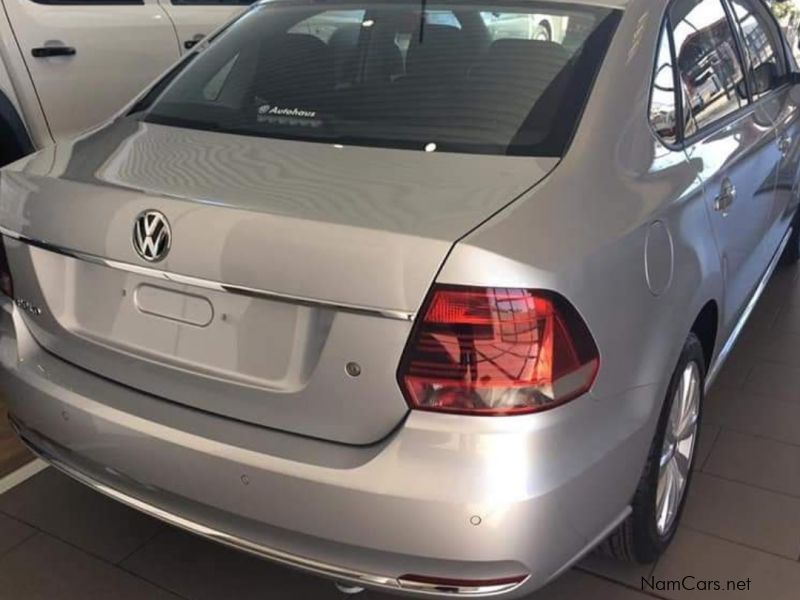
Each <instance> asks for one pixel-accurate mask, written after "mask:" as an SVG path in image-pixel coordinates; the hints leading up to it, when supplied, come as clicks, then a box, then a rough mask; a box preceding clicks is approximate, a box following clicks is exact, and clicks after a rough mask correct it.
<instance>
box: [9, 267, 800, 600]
mask: <svg viewBox="0 0 800 600" xmlns="http://www.w3.org/2000/svg"><path fill="white" fill-rule="evenodd" d="M703 427H704V429H703V434H702V437H701V440H700V444H701V446H700V456H699V457H698V472H697V473H696V475H695V480H694V485H693V489H692V493H691V497H690V499H689V505H688V507H687V510H686V513H685V516H684V520H683V525H682V528H681V530H680V531H679V533H678V535H677V537H676V539H675V541H674V543H673V545H672V547H671V548H670V549H669V551H668V552H667V554H666V555H665V556H664V557H663V558H662V559H661V560H660V561H659V562H658V563H657V564H656V565H655V566H654V567H652V566H651V567H631V566H626V565H623V564H620V563H616V562H614V561H611V560H609V559H605V558H602V557H598V556H592V557H590V558H589V559H587V560H585V561H584V562H583V563H581V565H580V566H579V567H578V568H576V569H574V570H572V571H571V572H570V573H568V574H567V575H566V576H565V577H564V578H562V579H561V580H559V581H558V582H557V583H555V584H554V585H552V586H550V587H549V588H547V589H546V590H544V591H543V592H541V593H539V594H535V595H533V596H531V597H530V600H566V599H583V598H586V599H591V600H634V599H636V598H639V599H642V600H646V598H647V597H659V598H668V599H671V598H681V599H683V598H687V599H688V598H695V597H697V598H700V597H704V598H705V597H708V596H709V595H711V596H714V595H716V596H718V597H732V596H735V597H742V598H757V599H758V600H778V599H787V600H788V599H790V598H792V599H794V598H797V597H798V590H799V589H800V562H799V561H800V281H798V273H797V271H796V270H782V271H779V272H778V273H777V274H776V276H775V278H774V279H773V281H772V283H771V284H770V287H769V288H768V290H767V292H766V295H765V297H764V299H763V300H762V302H761V304H760V305H759V307H758V309H757V311H756V313H755V314H754V316H753V318H752V319H751V322H750V324H749V325H748V328H747V330H746V331H745V333H744V337H743V339H742V341H741V343H740V344H739V345H738V347H737V349H736V350H735V352H734V355H733V356H732V358H731V360H730V361H729V363H728V365H727V366H726V368H725V370H724V372H723V374H722V375H721V377H720V379H719V381H718V383H717V385H716V386H715V388H714V390H713V391H712V393H711V395H710V397H709V398H708V400H707V403H706V414H705V417H704V424H703ZM2 444H3V435H2V428H1V427H0V449H1V448H2V447H3V446H2ZM1 458H2V455H0V459H1ZM0 464H2V460H0ZM37 468H38V467H37V466H36V465H34V466H32V467H26V469H29V470H36V469H37ZM22 474H24V471H23V472H22V473H20V472H17V475H16V477H17V478H19V476H20V475H22ZM12 477H14V476H12ZM4 482H5V485H4ZM9 482H10V483H9ZM11 483H13V481H11V480H10V479H8V478H6V479H0V600H34V599H37V600H38V599H42V600H45V599H46V600H52V599H59V600H72V599H76V600H77V599H80V600H92V599H95V598H98V599H106V598H114V600H128V599H150V598H153V599H162V598H163V599H166V598H173V599H178V598H184V599H190V600H211V599H225V600H228V599H236V600H240V599H241V600H247V599H249V598H259V599H265V598H280V599H294V598H297V599H309V600H310V599H314V600H316V599H320V600H325V599H335V598H340V597H341V595H340V594H339V593H338V592H337V591H336V590H335V589H334V587H333V586H332V585H331V584H330V583H327V582H325V581H321V580H318V579H316V578H313V577H308V576H304V575H301V574H298V573H295V572H293V571H290V570H287V569H284V568H281V567H277V566H274V565H271V564H268V563H265V562H262V561H260V560H258V559H255V558H252V557H249V556H245V555H243V554H239V553H237V552H234V551H232V550H228V549H226V548H222V547H220V546H216V545H214V544H211V543H209V542H206V541H203V540H200V539H198V538H194V537H192V536H190V535H188V534H185V533H182V532H180V531H177V530H175V529H171V528H169V527H165V526H163V525H161V524H159V523H158V522H156V521H153V520H151V519H150V518H148V517H145V516H142V515H140V514H138V513H136V512H134V511H132V510H129V509H127V508H125V507H123V506H121V505H119V504H117V503H115V502H112V501H111V500H107V499H106V498H104V497H102V496H100V495H98V494H96V493H94V492H92V491H89V490H88V489H86V488H84V487H82V486H80V485H78V484H76V483H73V482H72V481H70V480H68V479H67V478H65V477H64V476H62V475H60V474H58V473H56V472H55V471H53V470H52V469H46V470H43V471H41V472H38V473H37V474H35V475H34V476H32V477H30V478H29V479H27V480H25V481H24V482H22V483H20V484H18V485H16V486H15V487H12V488H11V489H9V490H8V491H5V493H1V492H2V491H3V489H4V488H7V487H8V486H9V485H11ZM643 576H644V577H648V578H649V577H651V576H652V577H653V578H654V580H653V584H654V585H656V586H657V589H659V590H660V591H656V592H648V593H647V594H643V593H641V591H640V590H641V589H642V577H643ZM686 576H691V577H694V578H696V579H695V580H720V581H721V582H722V585H723V586H724V585H726V582H727V581H728V580H741V581H745V580H747V579H748V578H749V579H750V584H749V585H750V591H749V592H746V591H742V592H736V593H726V592H725V591H722V592H718V593H714V592H706V591H697V590H696V591H693V592H687V591H683V592H680V591H675V590H674V589H672V590H666V591H665V590H664V589H663V588H664V587H669V586H668V585H667V582H668V581H669V580H675V579H682V578H684V577H686ZM659 582H660V583H659ZM358 598H359V600H370V599H373V600H374V599H377V598H382V599H384V600H385V599H386V598H388V596H383V595H381V594H373V593H365V594H362V595H361V596H359V597H358Z"/></svg>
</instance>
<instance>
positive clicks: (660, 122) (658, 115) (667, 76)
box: [650, 26, 678, 144]
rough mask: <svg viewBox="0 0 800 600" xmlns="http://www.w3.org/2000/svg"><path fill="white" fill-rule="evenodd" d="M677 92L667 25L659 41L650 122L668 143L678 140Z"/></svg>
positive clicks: (657, 133) (654, 129) (659, 135)
mask: <svg viewBox="0 0 800 600" xmlns="http://www.w3.org/2000/svg"><path fill="white" fill-rule="evenodd" d="M676 97H677V96H676V94H675V70H674V66H673V64H672V50H671V49H670V44H669V31H668V30H667V27H666V26H665V27H664V29H663V31H662V32H661V37H660V40H659V42H658V53H657V55H656V66H655V70H654V73H653V91H652V94H651V97H650V124H651V125H652V127H653V131H655V132H656V135H658V137H660V138H661V139H662V140H664V141H665V142H666V143H668V144H674V143H675V142H677V141H678V114H677V113H678V111H677V104H676Z"/></svg>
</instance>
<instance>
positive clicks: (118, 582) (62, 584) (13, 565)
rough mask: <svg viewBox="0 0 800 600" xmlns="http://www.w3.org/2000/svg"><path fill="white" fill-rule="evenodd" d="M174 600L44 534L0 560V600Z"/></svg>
mask: <svg viewBox="0 0 800 600" xmlns="http://www.w3.org/2000/svg"><path fill="white" fill-rule="evenodd" d="M101 599H102V600H106V599H113V600H176V597H175V596H174V595H172V594H170V593H168V592H165V591H163V590H159V589H158V588H157V587H156V586H153V585H151V584H149V583H147V582H145V581H142V580H141V579H139V578H137V577H134V576H133V575H130V574H129V573H126V572H125V571H123V570H121V569H119V568H117V567H114V566H112V565H109V564H108V563H105V562H103V561H101V560H98V559H96V558H93V557H91V556H89V555H88V554H86V553H85V552H82V551H81V550H78V549H77V548H74V547H72V546H69V545H68V544H65V543H64V542H61V541H59V540H56V539H55V538H52V537H50V536H48V535H45V534H43V533H38V534H36V535H35V536H33V537H32V538H30V539H29V540H28V541H26V542H24V543H22V544H21V545H19V546H17V548H15V549H14V550H12V551H11V552H8V553H7V554H5V555H3V556H2V557H0V600H101Z"/></svg>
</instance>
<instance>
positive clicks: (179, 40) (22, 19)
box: [0, 0, 252, 166]
mask: <svg viewBox="0 0 800 600" xmlns="http://www.w3.org/2000/svg"><path fill="white" fill-rule="evenodd" d="M251 2H252V0H0V166H2V165H3V164H6V163H9V162H11V161H13V160H15V159H16V158H19V157H21V156H23V155H25V154H27V153H28V152H30V151H32V150H34V149H38V148H42V147H44V146H47V145H49V144H51V143H52V142H53V141H55V140H59V139H64V138H68V137H70V136H74V135H75V134H77V133H78V132H80V131H83V130H85V129H87V128H89V127H92V126H94V125H96V124H98V123H100V122H102V121H104V120H105V119H107V118H108V117H111V116H112V115H113V114H115V113H116V112H117V111H118V110H120V109H121V108H123V107H124V106H125V104H127V103H128V101H129V100H130V99H131V98H133V97H134V96H135V95H136V94H137V93H138V92H139V91H141V90H142V89H143V88H144V87H146V86H147V85H148V84H149V83H150V82H152V81H153V80H154V79H155V78H156V77H157V76H158V75H159V74H160V73H162V72H163V71H164V70H166V69H167V68H168V67H169V66H170V65H171V64H173V63H175V62H176V61H177V60H178V59H179V58H180V56H181V54H182V53H184V52H186V51H187V50H189V49H190V48H192V47H193V46H194V45H195V44H196V43H197V42H198V41H199V40H200V39H202V38H203V37H204V36H205V35H207V34H208V33H210V32H211V31H213V30H215V29H217V28H218V27H219V26H220V25H221V24H222V23H224V22H226V21H227V20H228V19H230V18H231V17H232V16H233V15H234V14H236V13H237V12H239V11H240V10H242V9H244V8H245V7H246V5H249V4H251Z"/></svg>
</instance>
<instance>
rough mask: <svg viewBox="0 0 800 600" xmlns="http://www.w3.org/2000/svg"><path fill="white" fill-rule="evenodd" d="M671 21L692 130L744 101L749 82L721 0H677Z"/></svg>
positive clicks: (688, 128)
mask: <svg viewBox="0 0 800 600" xmlns="http://www.w3.org/2000/svg"><path fill="white" fill-rule="evenodd" d="M670 21H671V23H672V28H673V38H674V40H675V54H676V57H677V62H678V72H679V73H680V82H681V85H682V86H683V88H684V93H685V96H686V104H687V106H686V107H685V109H686V115H685V117H686V127H685V134H686V136H690V135H692V134H693V133H695V132H696V131H699V130H700V129H703V128H705V127H708V126H709V125H711V124H713V123H715V122H716V121H718V120H720V119H722V118H723V117H725V116H727V115H729V114H731V113H733V112H734V111H736V110H738V109H739V108H740V107H742V106H744V105H745V104H747V102H748V100H747V87H746V84H745V79H744V70H743V69H742V65H741V63H740V61H739V55H738V50H737V47H736V41H735V37H734V34H733V30H732V29H731V23H730V21H729V20H728V18H727V15H726V12H725V9H724V8H723V5H722V1H721V0H701V1H700V2H698V1H697V0H677V1H676V2H674V3H673V4H672V7H671V8H670Z"/></svg>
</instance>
